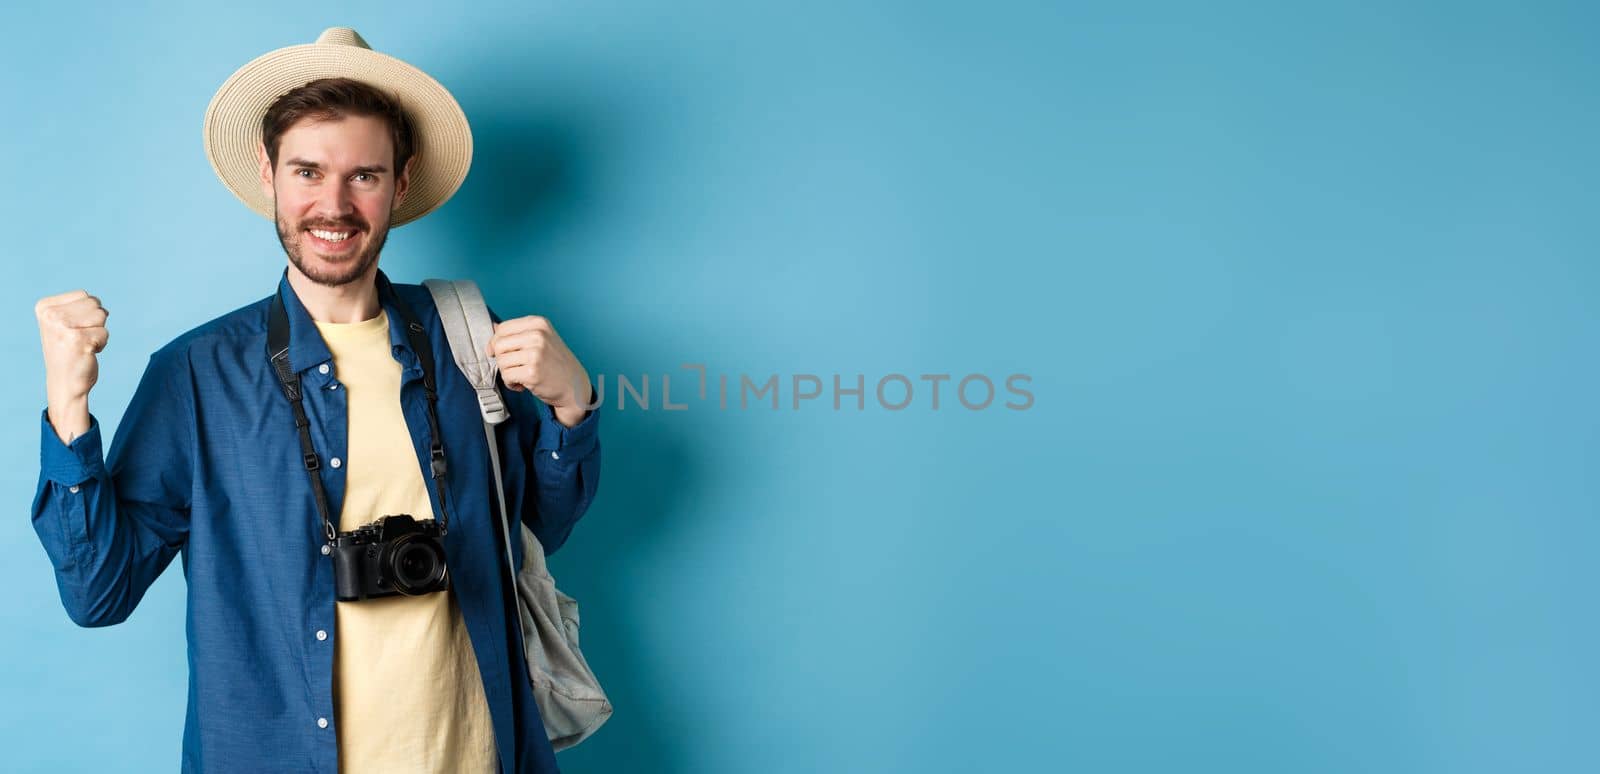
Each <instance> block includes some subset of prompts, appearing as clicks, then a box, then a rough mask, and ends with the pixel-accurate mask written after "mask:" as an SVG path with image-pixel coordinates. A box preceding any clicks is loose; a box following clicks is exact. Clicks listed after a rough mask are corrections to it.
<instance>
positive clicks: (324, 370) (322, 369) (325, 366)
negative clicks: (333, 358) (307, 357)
mask: <svg viewBox="0 0 1600 774" xmlns="http://www.w3.org/2000/svg"><path fill="white" fill-rule="evenodd" d="M327 372H328V364H327V363H323V364H322V365H319V366H317V373H319V374H325V373H327Z"/></svg>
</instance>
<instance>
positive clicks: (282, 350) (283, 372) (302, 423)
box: [267, 292, 450, 545]
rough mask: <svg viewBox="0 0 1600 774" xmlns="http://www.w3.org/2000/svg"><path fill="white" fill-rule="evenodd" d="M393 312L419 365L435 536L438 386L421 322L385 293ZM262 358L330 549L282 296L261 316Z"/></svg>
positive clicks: (333, 534)
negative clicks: (296, 438)
mask: <svg viewBox="0 0 1600 774" xmlns="http://www.w3.org/2000/svg"><path fill="white" fill-rule="evenodd" d="M390 296H391V299H392V300H393V301H394V305H395V308H396V309H398V310H399V311H400V316H401V317H402V318H404V319H402V320H401V323H402V324H404V325H405V328H406V339H407V340H408V341H410V342H411V349H412V350H413V351H414V352H415V353H416V355H417V359H418V360H419V361H421V363H422V389H423V392H424V394H426V395H427V397H428V430H429V432H430V433H431V435H430V436H429V443H428V462H429V469H430V473H431V474H432V476H433V480H434V484H435V486H436V488H437V489H438V492H439V527H440V534H441V535H443V534H447V533H448V532H449V531H450V514H449V512H448V511H447V510H446V507H445V474H446V472H448V466H446V464H445V458H444V444H443V442H442V441H441V438H442V436H441V435H440V433H439V412H438V409H437V404H438V402H439V391H438V386H437V384H436V383H435V381H434V373H433V346H432V344H430V343H429V341H428V334H427V331H426V329H424V328H423V327H422V325H421V323H418V322H417V318H416V315H415V314H413V313H412V312H411V308H410V307H408V306H407V305H406V303H405V302H404V301H402V300H401V299H400V295H399V294H398V293H393V292H391V293H390ZM267 358H268V360H270V361H271V362H272V370H273V373H275V374H277V376H278V385H279V386H280V387H281V388H282V389H283V396H284V397H285V398H287V399H288V400H289V407H290V409H292V410H293V411H294V426H295V430H296V431H297V432H298V433H299V434H300V457H301V461H302V462H303V463H304V464H305V468H306V475H307V476H309V477H310V479H311V492H312V494H313V495H314V496H315V498H316V501H317V514H318V515H319V516H321V517H322V532H323V535H324V536H325V537H326V538H327V540H328V543H329V544H330V545H331V544H332V543H333V542H334V540H335V539H336V538H338V536H339V532H338V530H336V529H335V528H334V526H333V519H332V518H331V517H330V516H329V514H328V494H327V491H326V490H325V489H323V487H322V477H321V476H320V475H318V473H317V470H318V469H319V468H321V467H322V465H321V463H319V462H318V461H317V452H316V449H315V448H314V447H313V446H312V444H311V430H310V427H311V421H310V420H309V419H307V418H306V410H305V406H304V405H303V403H302V400H301V399H302V397H303V394H302V391H301V389H300V375H299V374H298V373H296V372H295V371H293V370H292V369H291V367H290V365H289V314H288V312H287V311H285V310H284V307H283V295H282V294H281V293H274V294H273V296H272V305H271V308H270V310H269V311H268V314H267Z"/></svg>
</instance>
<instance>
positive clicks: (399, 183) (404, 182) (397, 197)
mask: <svg viewBox="0 0 1600 774" xmlns="http://www.w3.org/2000/svg"><path fill="white" fill-rule="evenodd" d="M416 161H417V156H416V154H414V153H413V154H411V158H409V159H406V168H405V169H403V170H401V171H400V178H399V179H398V180H396V181H395V184H394V206H393V207H391V208H390V209H399V208H400V203H401V202H403V201H405V199H406V192H407V191H409V190H411V168H412V167H414V166H416Z"/></svg>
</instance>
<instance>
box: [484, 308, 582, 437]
mask: <svg viewBox="0 0 1600 774" xmlns="http://www.w3.org/2000/svg"><path fill="white" fill-rule="evenodd" d="M484 351H485V352H487V353H488V354H489V356H490V357H493V358H494V359H495V365H496V366H497V367H498V368H499V369H500V379H501V380H502V381H504V382H505V383H506V387H508V388H510V389H512V390H518V391H520V390H527V391H528V392H531V393H533V394H534V395H535V396H536V397H538V398H539V400H542V401H544V402H545V403H546V404H549V406H550V409H551V411H552V412H553V413H554V414H555V417H556V421H557V422H560V423H561V424H563V425H566V426H567V427H572V426H573V425H576V424H578V422H579V421H580V420H582V419H583V415H584V412H585V411H586V410H587V408H586V406H587V405H588V404H589V402H590V401H591V400H593V397H594V396H593V395H592V394H591V391H590V389H589V372H588V371H586V370H584V368H583V364H582V363H579V362H578V358H577V357H576V356H574V355H573V354H572V350H570V349H567V344H566V342H564V341H562V340H561V336H560V335H558V334H557V333H556V329H555V326H553V325H551V324H550V321H549V320H547V319H545V318H544V317H540V316H539V315H528V316H526V317H518V318H516V319H513V320H506V321H505V322H502V323H497V324H496V325H495V326H494V336H493V337H492V338H490V339H489V344H488V346H486V347H485V348H484Z"/></svg>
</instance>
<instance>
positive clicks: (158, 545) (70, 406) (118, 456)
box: [32, 290, 194, 626]
mask: <svg viewBox="0 0 1600 774" xmlns="http://www.w3.org/2000/svg"><path fill="white" fill-rule="evenodd" d="M34 311H35V316H36V317H37V318H38V320H39V333H40V339H41V344H42V346H43V349H44V359H45V369H46V376H45V383H46V392H47V395H48V405H47V407H46V408H45V410H44V411H43V412H42V414H41V416H40V448H39V462H40V469H39V485H38V489H37V490H36V491H35V494H34V498H33V516H32V518H33V527H34V531H35V532H37V533H38V535H39V541H40V543H41V544H43V546H44V550H45V553H46V554H47V555H49V557H50V563H51V565H52V566H53V567H54V568H55V575H56V586H57V588H58V590H59V591H60V594H61V604H62V606H63V607H65V608H66V611H67V616H68V617H69V618H71V619H72V621H73V622H74V623H77V624H78V625H80V626H109V625H111V624H115V623H120V622H121V621H123V620H126V619H127V617H128V615H129V614H130V613H132V612H133V609H134V607H136V606H137V605H138V603H139V600H140V599H142V598H143V597H144V594H145V591H146V590H148V589H149V587H150V584H151V583H152V582H154V581H155V579H156V578H157V577H159V576H160V575H161V572H162V571H163V570H164V569H166V567H167V565H168V564H169V563H171V561H172V558H173V557H174V556H175V555H176V554H177V553H178V551H179V550H180V549H181V548H182V547H183V543H184V540H185V539H186V538H187V535H188V524H189V495H190V484H191V481H192V477H191V470H192V465H191V459H192V458H191V453H192V450H193V442H192V441H193V434H192V433H193V416H194V412H193V410H192V402H191V401H192V393H191V390H190V387H191V385H190V383H189V381H188V378H187V373H188V370H187V363H186V362H185V361H183V360H182V357H181V354H180V353H178V352H176V351H173V350H169V349H163V350H162V351H159V352H157V353H156V354H155V355H152V356H151V358H150V362H149V363H148V364H147V366H146V368H145V373H144V376H143V377H142V378H141V379H140V382H139V386H138V388H137V390H136V391H135V393H134V396H133V400H132V402H131V403H130V404H129V405H128V410H127V411H126V412H125V413H124V414H123V418H122V421H121V422H120V423H119V425H118V427H117V433H116V437H115V439H114V440H113V442H112V445H111V454H110V456H109V458H107V457H106V456H104V455H103V453H102V449H101V435H100V423H99V420H98V419H97V418H96V417H95V416H94V415H93V414H91V413H90V412H89V404H88V395H89V390H90V389H91V388H92V387H93V385H94V383H95V381H96V380H97V378H98V375H99V368H98V363H97V362H96V355H97V354H98V353H99V352H100V351H101V350H103V349H104V348H105V345H106V342H107V340H108V338H109V337H108V335H107V333H106V330H105V327H104V326H105V319H106V316H107V315H108V313H107V312H106V311H105V310H104V309H103V308H102V307H100V302H99V299H97V298H95V297H94V296H91V295H89V294H88V293H86V292H84V291H81V290H79V291H73V292H72V293H65V294H61V295H58V296H51V297H49V298H45V299H42V300H40V302H39V303H38V305H36V307H35V310H34ZM108 460H109V467H108V464H107V463H108Z"/></svg>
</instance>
